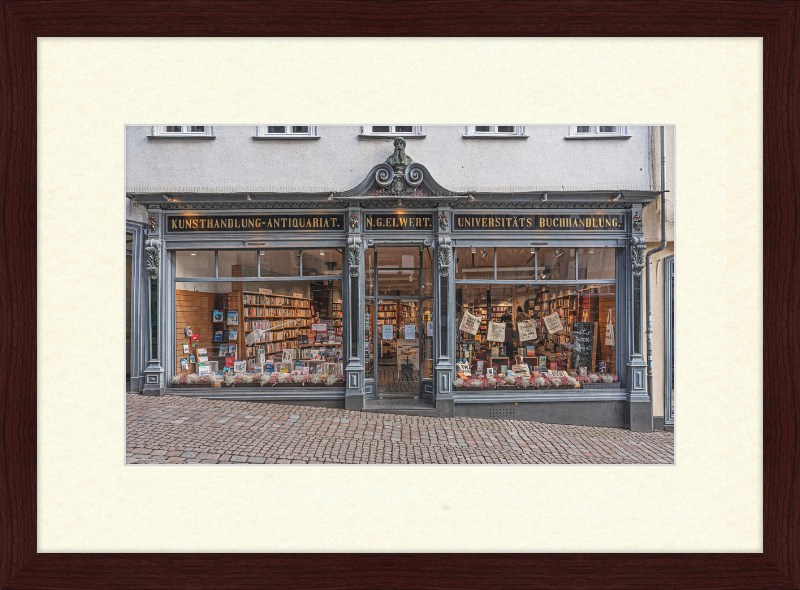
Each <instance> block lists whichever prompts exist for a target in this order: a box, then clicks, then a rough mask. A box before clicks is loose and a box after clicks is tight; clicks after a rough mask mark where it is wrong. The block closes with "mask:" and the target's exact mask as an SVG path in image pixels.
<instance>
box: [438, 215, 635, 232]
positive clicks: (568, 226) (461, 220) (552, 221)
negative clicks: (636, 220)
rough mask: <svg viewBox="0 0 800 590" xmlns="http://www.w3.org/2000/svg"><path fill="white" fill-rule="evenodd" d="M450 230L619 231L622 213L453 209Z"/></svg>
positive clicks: (623, 222)
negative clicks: (496, 212)
mask: <svg viewBox="0 0 800 590" xmlns="http://www.w3.org/2000/svg"><path fill="white" fill-rule="evenodd" d="M453 229H454V230H456V231H457V230H481V231H484V230H501V231H512V232H513V231H567V230H573V231H574V230H589V231H593V230H594V231H622V230H624V229H625V216H624V215H579V214H574V215H573V214H568V215H484V214H473V213H456V214H455V215H453Z"/></svg>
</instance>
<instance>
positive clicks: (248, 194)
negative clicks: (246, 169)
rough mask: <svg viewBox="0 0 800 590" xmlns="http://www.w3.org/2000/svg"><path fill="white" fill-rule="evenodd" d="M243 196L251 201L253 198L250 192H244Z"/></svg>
mask: <svg viewBox="0 0 800 590" xmlns="http://www.w3.org/2000/svg"><path fill="white" fill-rule="evenodd" d="M244 196H245V197H247V200H248V201H252V200H253V197H252V196H251V195H250V193H245V194H244Z"/></svg>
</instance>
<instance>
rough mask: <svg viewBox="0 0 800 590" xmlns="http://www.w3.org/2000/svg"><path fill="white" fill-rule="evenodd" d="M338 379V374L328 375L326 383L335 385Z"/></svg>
mask: <svg viewBox="0 0 800 590" xmlns="http://www.w3.org/2000/svg"><path fill="white" fill-rule="evenodd" d="M338 381H339V378H338V377H337V376H336V375H328V378H327V379H326V380H325V385H327V386H328V387H333V386H334V385H336V383H337V382H338Z"/></svg>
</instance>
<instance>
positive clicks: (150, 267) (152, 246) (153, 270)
mask: <svg viewBox="0 0 800 590" xmlns="http://www.w3.org/2000/svg"><path fill="white" fill-rule="evenodd" d="M144 251H145V253H146V254H147V274H148V275H149V276H150V278H151V279H152V280H156V279H157V278H158V266H159V264H160V263H161V242H159V241H158V240H147V241H146V242H145V243H144Z"/></svg>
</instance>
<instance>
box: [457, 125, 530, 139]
mask: <svg viewBox="0 0 800 590" xmlns="http://www.w3.org/2000/svg"><path fill="white" fill-rule="evenodd" d="M477 127H489V128H490V130H489V131H478V130H477ZM500 127H513V131H498V129H499V128H500ZM462 137H463V138H464V139H528V135H526V134H525V125H497V124H495V125H467V126H466V128H465V130H464V135H463V136H462Z"/></svg>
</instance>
